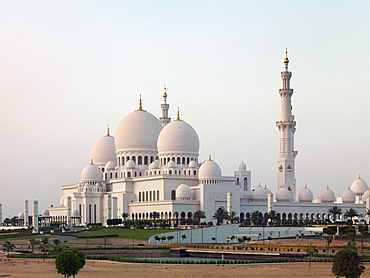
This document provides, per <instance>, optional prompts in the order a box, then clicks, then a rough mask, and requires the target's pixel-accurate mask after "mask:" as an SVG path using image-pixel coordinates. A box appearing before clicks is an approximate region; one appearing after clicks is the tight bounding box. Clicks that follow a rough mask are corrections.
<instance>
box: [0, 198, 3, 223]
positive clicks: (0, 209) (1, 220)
mask: <svg viewBox="0 0 370 278" xmlns="http://www.w3.org/2000/svg"><path fill="white" fill-rule="evenodd" d="M1 223H3V204H2V203H0V225H1Z"/></svg>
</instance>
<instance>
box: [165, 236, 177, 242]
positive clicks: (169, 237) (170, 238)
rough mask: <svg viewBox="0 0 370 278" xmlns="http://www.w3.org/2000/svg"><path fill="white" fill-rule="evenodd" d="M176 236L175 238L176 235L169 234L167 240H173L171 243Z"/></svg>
mask: <svg viewBox="0 0 370 278" xmlns="http://www.w3.org/2000/svg"><path fill="white" fill-rule="evenodd" d="M174 238H175V237H174V236H168V237H167V240H168V241H171V243H172V240H173V239H174Z"/></svg>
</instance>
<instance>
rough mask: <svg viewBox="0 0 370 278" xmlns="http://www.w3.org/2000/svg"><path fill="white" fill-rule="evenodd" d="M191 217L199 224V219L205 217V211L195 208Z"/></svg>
mask: <svg viewBox="0 0 370 278" xmlns="http://www.w3.org/2000/svg"><path fill="white" fill-rule="evenodd" d="M193 217H194V218H195V219H196V220H197V222H198V225H200V220H201V219H204V218H206V213H205V212H204V211H203V210H197V211H196V212H194V216H193Z"/></svg>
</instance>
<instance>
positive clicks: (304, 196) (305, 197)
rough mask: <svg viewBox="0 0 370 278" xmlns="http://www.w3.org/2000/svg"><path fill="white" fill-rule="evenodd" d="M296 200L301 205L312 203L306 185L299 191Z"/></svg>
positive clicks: (311, 195) (310, 193)
mask: <svg viewBox="0 0 370 278" xmlns="http://www.w3.org/2000/svg"><path fill="white" fill-rule="evenodd" d="M298 200H299V201H300V202H301V203H312V200H313V194H312V191H311V190H310V189H309V188H308V187H307V185H306V186H305V187H304V188H303V189H302V190H301V191H299V194H298Z"/></svg>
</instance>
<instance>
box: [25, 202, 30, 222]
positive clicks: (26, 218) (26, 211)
mask: <svg viewBox="0 0 370 278" xmlns="http://www.w3.org/2000/svg"><path fill="white" fill-rule="evenodd" d="M28 225H29V223H28V200H24V226H25V227H28Z"/></svg>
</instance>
